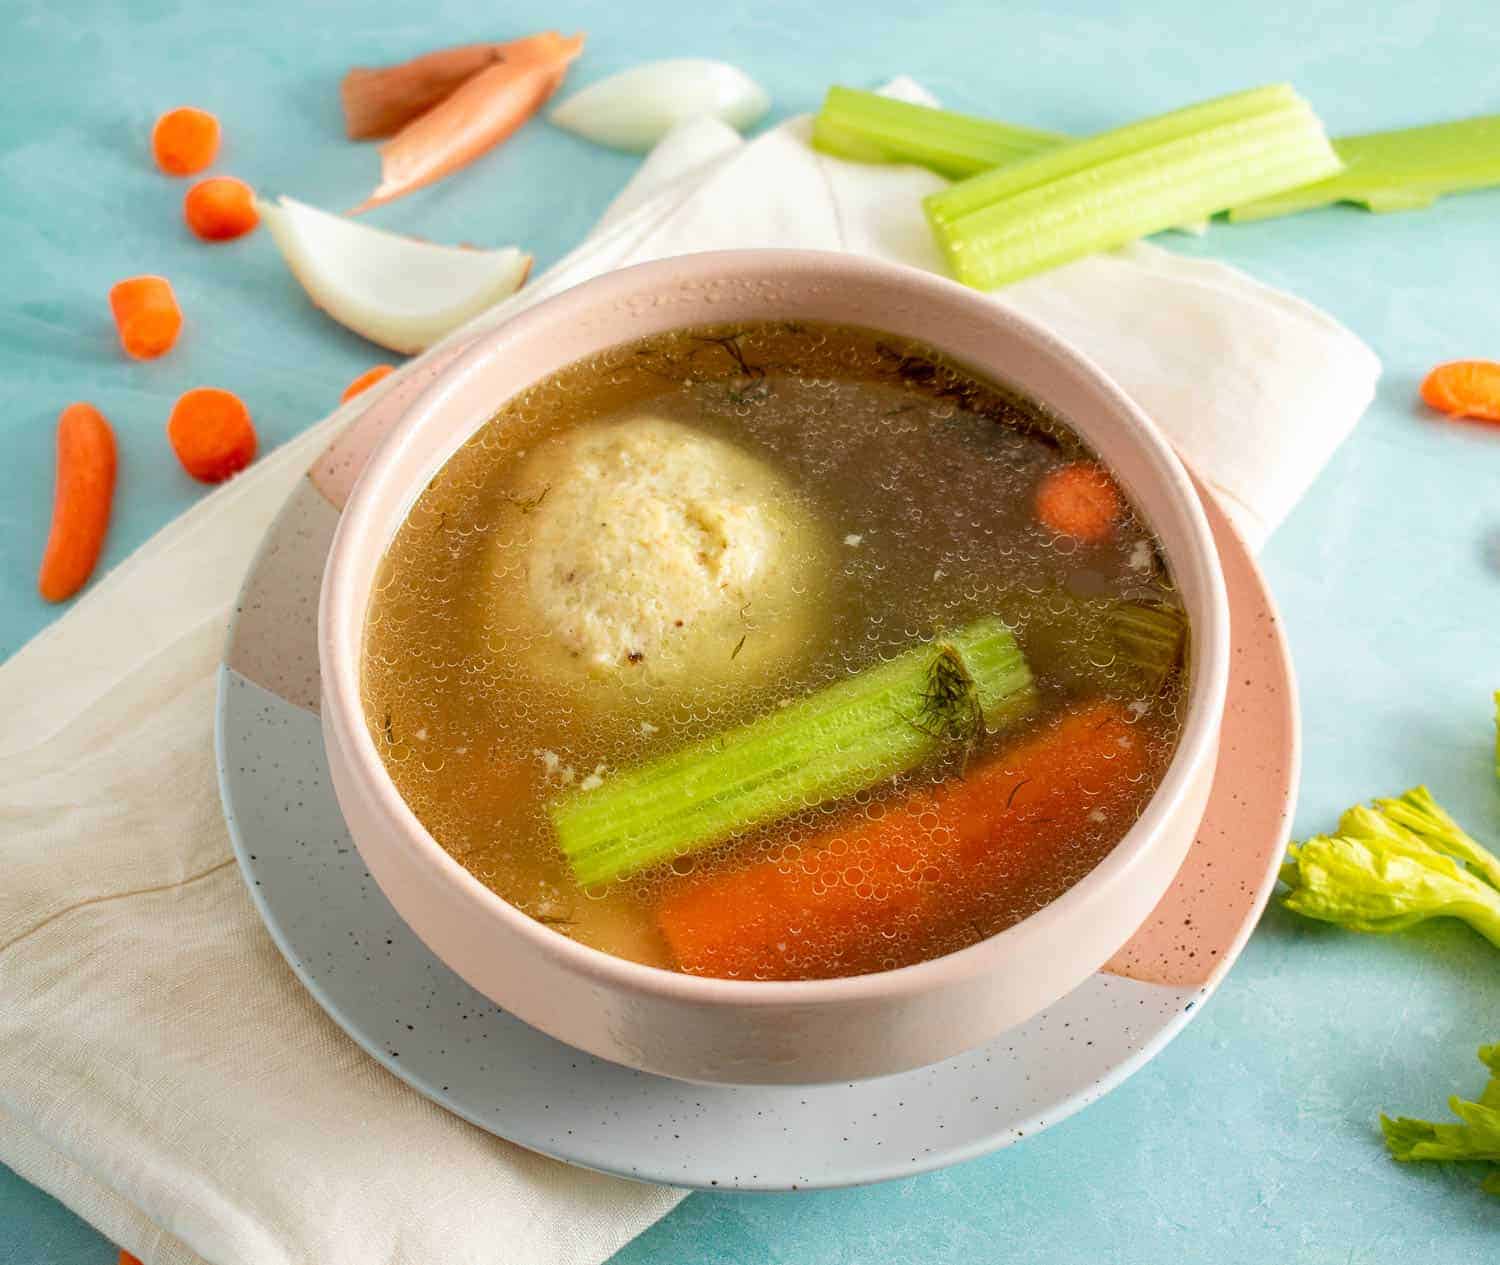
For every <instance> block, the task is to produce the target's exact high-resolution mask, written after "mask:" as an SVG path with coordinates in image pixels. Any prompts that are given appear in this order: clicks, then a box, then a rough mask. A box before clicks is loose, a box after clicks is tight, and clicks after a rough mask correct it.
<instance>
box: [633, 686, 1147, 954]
mask: <svg viewBox="0 0 1500 1265" xmlns="http://www.w3.org/2000/svg"><path fill="white" fill-rule="evenodd" d="M1146 759H1147V753H1146V749H1145V743H1144V742H1143V741H1142V740H1141V738H1140V736H1139V735H1138V734H1137V733H1136V732H1135V731H1134V730H1133V729H1132V727H1131V725H1130V724H1129V722H1128V721H1127V719H1126V716H1125V712H1124V710H1123V708H1122V707H1121V706H1120V705H1119V704H1117V703H1113V702H1100V703H1093V704H1088V705H1085V706H1083V707H1080V708H1077V709H1075V710H1072V711H1069V712H1066V713H1064V714H1063V715H1062V716H1061V717H1059V718H1058V719H1056V720H1055V721H1053V722H1052V723H1051V724H1050V725H1048V726H1047V727H1046V728H1045V729H1043V730H1042V731H1041V732H1040V733H1037V734H1035V735H1033V736H1031V737H1029V738H1027V739H1025V740H1023V741H1021V742H1019V743H1017V744H1016V745H1015V746H1013V747H1011V748H1010V749H1009V750H1006V751H1002V752H1000V753H998V754H997V755H995V756H993V757H991V758H990V759H988V760H986V761H985V762H984V763H982V764H981V765H979V766H978V767H976V768H973V769H971V770H970V771H969V772H968V774H967V776H965V777H964V778H963V779H962V780H960V781H954V782H949V783H945V784H943V785H940V786H937V787H934V788H931V789H928V790H922V791H918V792H915V793H914V794H912V795H911V796H910V797H909V798H908V799H907V800H906V801H904V802H902V803H900V804H896V805H894V806H892V807H890V808H889V809H888V810H887V811H886V813H885V814H884V816H882V817H879V818H876V819H871V818H868V817H865V816H864V815H863V814H861V815H858V816H854V815H850V816H847V817H845V818H844V819H843V820H842V821H841V822H840V823H839V824H837V825H835V826H833V827H832V828H830V829H829V830H827V831H825V832H823V833H822V834H821V835H820V836H819V837H817V838H816V839H814V840H811V841H809V842H808V843H806V844H804V845H802V847H801V848H800V850H799V854H798V855H795V856H784V857H783V858H782V859H781V860H780V861H763V862H760V863H758V864H756V865H752V866H750V867H749V868H747V869H742V870H738V871H734V872H731V873H728V874H722V873H721V874H715V875H712V876H710V877H707V878H704V879H698V880H689V881H688V882H687V883H685V884H684V885H683V886H682V887H680V888H679V889H677V890H675V891H673V892H672V893H671V894H670V895H669V896H668V897H667V899H666V900H665V901H664V902H663V904H662V906H661V908H660V910H659V911H658V914H657V922H658V925H659V926H660V928H661V931H662V934H663V935H664V936H665V937H666V940H667V943H668V945H669V946H670V948H671V950H672V953H673V956H674V957H675V959H676V962H677V965H678V966H679V967H680V968H681V969H682V970H684V971H687V972H689V973H691V974H697V975H713V976H720V977H724V976H731V977H735V978H740V979H789V978H801V977H805V976H819V975H824V976H826V975H847V974H859V973H863V972H868V971H873V970H879V969H880V968H881V965H882V963H883V962H884V961H885V960H886V959H887V958H889V957H890V956H891V947H890V945H891V942H890V939H889V938H888V937H891V936H894V935H896V934H899V933H900V931H901V930H902V929H903V928H906V927H910V926H913V925H920V926H921V927H923V928H924V930H925V931H927V932H928V933H931V934H942V932H943V931H944V930H945V929H947V930H953V929H956V928H959V927H961V926H962V925H963V924H964V923H966V922H969V921H972V920H973V919H974V918H975V917H978V916H981V915H982V913H983V910H984V907H985V906H986V904H988V903H989V902H990V901H992V900H993V898H994V896H995V894H996V893H997V892H1003V891H1005V890H1007V889H1011V890H1014V889H1017V888H1018V887H1020V886H1022V885H1024V884H1025V883H1027V882H1028V881H1029V880H1031V879H1032V878H1034V877H1035V876H1036V875H1037V873H1038V872H1039V871H1040V870H1042V869H1043V868H1044V867H1045V866H1046V865H1047V864H1048V863H1049V861H1050V860H1052V858H1053V857H1054V856H1055V854H1056V852H1057V850H1058V849H1059V848H1061V847H1065V846H1066V845H1067V844H1068V842H1069V841H1070V840H1071V839H1072V838H1074V837H1075V836H1076V835H1078V834H1079V833H1081V832H1083V831H1085V830H1086V829H1087V828H1088V826H1089V818H1090V815H1091V814H1095V813H1097V812H1100V811H1103V812H1106V813H1108V812H1109V811H1110V810H1111V809H1118V808H1119V807H1120V806H1121V805H1122V804H1124V803H1125V802H1126V801H1127V800H1130V799H1132V798H1133V797H1134V796H1135V794H1136V793H1137V782H1138V779H1139V778H1140V777H1141V775H1142V774H1143V773H1144V772H1145V771H1146Z"/></svg>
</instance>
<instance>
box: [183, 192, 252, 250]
mask: <svg viewBox="0 0 1500 1265" xmlns="http://www.w3.org/2000/svg"><path fill="white" fill-rule="evenodd" d="M182 216H183V218H184V219H185V220H187V224H188V227H189V228H190V229H192V230H193V232H194V233H196V234H197V235H198V236H199V237H201V238H202V239H203V240H204V241H206V242H227V241H229V240H230V239H231V238H235V237H243V236H244V235H245V234H246V233H248V232H250V231H252V230H253V229H254V228H255V226H256V225H257V224H259V223H260V212H259V211H257V210H256V209H255V192H254V190H252V189H251V188H250V186H249V185H247V184H246V183H245V182H244V181H243V180H236V179H234V177H233V176H211V177H209V179H207V180H200V181H198V183H197V184H195V185H194V186H193V187H192V188H191V189H189V190H188V192H187V197H186V198H184V199H183V201H182Z"/></svg>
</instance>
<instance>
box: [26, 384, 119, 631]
mask: <svg viewBox="0 0 1500 1265" xmlns="http://www.w3.org/2000/svg"><path fill="white" fill-rule="evenodd" d="M115 468H116V455H115V432H114V430H113V428H112V427H111V426H110V424H109V422H108V420H107V419H106V418H105V416H104V414H103V413H101V412H100V411H99V410H98V409H96V408H95V407H94V406H93V405H92V404H70V405H68V407H67V408H65V409H63V411H62V415H61V416H60V417H59V418H58V419H57V489H56V491H55V492H54V494H53V501H52V530H51V532H50V533H49V535H48V537H47V548H46V551H45V552H44V553H43V554H42V567H41V571H40V573H39V574H38V576H37V589H38V590H39V591H40V592H41V595H42V596H43V597H44V598H46V599H47V600H48V601H49V602H61V601H63V600H65V599H66V598H70V597H72V596H73V594H74V593H76V592H78V590H79V589H81V588H82V587H83V586H84V584H85V583H86V582H87V580H88V578H89V576H90V575H91V574H92V573H93V570H94V565H95V564H96V563H97V562H98V561H99V552H100V550H101V549H103V547H104V536H105V533H106V532H107V531H108V530H109V512H110V507H111V506H112V505H113V503H114V496H115Z"/></svg>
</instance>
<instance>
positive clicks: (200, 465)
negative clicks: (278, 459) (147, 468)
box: [167, 387, 256, 483]
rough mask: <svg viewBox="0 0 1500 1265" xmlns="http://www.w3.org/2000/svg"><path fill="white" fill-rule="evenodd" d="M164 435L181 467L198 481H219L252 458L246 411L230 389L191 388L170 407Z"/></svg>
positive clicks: (252, 433) (251, 431)
mask: <svg viewBox="0 0 1500 1265" xmlns="http://www.w3.org/2000/svg"><path fill="white" fill-rule="evenodd" d="M167 438H168V439H169V440H170V441H171V443H172V451H173V452H175V453H176V454H177V459H178V460H179V461H180V462H182V468H183V469H184V470H186V471H187V472H188V473H189V474H190V475H192V476H193V478H195V479H197V480H198V481H199V482H200V483H222V482H223V481H224V480H225V479H227V478H229V477H230V476H231V475H234V474H238V473H239V472H240V471H241V470H243V469H244V468H245V467H246V466H248V465H249V464H250V462H251V461H252V460H253V459H254V457H255V448H256V437H255V425H254V423H252V422H251V420H250V410H249V409H248V408H246V407H245V403H244V401H243V400H241V399H240V397H239V396H237V395H235V394H234V392H232V391H221V390H220V389H219V388H217V387H195V388H194V389H193V390H191V391H187V392H185V393H184V394H183V395H182V396H181V397H180V398H179V399H178V401H177V403H176V404H174V405H173V406H172V415H171V417H170V418H168V419H167Z"/></svg>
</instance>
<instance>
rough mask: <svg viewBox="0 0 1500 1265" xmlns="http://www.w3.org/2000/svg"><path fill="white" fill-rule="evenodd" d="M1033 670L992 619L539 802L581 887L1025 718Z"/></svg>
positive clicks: (880, 777) (847, 790)
mask: <svg viewBox="0 0 1500 1265" xmlns="http://www.w3.org/2000/svg"><path fill="white" fill-rule="evenodd" d="M1034 697H1035V696H1034V691H1033V688H1032V680H1031V671H1030V669H1029V668H1028V666H1027V664H1026V659H1025V657H1024V656H1023V655H1022V654H1021V650H1020V647H1019V646H1018V645H1017V644H1016V639H1015V637H1014V636H1013V635H1012V633H1011V631H1010V629H1009V628H1007V627H1006V626H1005V625H1004V624H1003V623H1001V622H1000V621H999V620H998V619H982V620H978V621H976V622H975V623H972V624H970V625H968V626H967V627H965V628H963V629H961V630H959V631H958V632H957V633H955V634H953V635H952V636H950V637H947V638H941V639H939V640H938V641H937V642H935V643H933V644H931V645H923V646H920V647H918V648H917V649H914V650H910V651H908V652H907V653H906V654H904V655H901V656H899V657H898V658H896V659H893V660H891V661H890V662H888V663H883V664H880V665H879V666H877V667H874V668H870V669H867V670H866V671H864V672H862V673H860V674H859V675H858V676H855V677H851V678H850V679H848V680H846V681H841V682H840V683H838V684H837V685H831V686H828V687H827V688H825V689H822V690H819V691H817V692H816V693H814V694H811V695H809V696H807V697H806V698H803V699H801V700H800V701H798V702H796V703H793V704H791V705H790V706H787V707H785V708H782V709H781V710H779V711H776V712H773V713H771V714H770V715H767V716H762V717H761V718H760V719H759V720H755V721H752V722H751V723H750V724H748V725H743V726H741V727H740V728H739V729H735V730H731V731H730V732H729V733H725V734H720V735H717V736H715V737H712V738H708V739H705V740H703V741H701V742H697V743H694V744H693V745H692V746H689V747H687V748H685V749H683V750H681V751H677V752H674V753H673V754H671V755H669V756H666V757H664V758H662V759H659V760H654V761H652V762H650V763H648V764H645V765H641V766H639V767H637V768H635V769H630V770H627V771H625V772H623V773H620V774H617V775H615V776H614V777H610V778H607V779H606V780H605V781H604V783H603V784H602V785H601V786H599V787H597V788H595V789H593V790H588V791H578V792H574V793H572V794H569V795H566V796H564V797H562V798H561V799H558V800H556V801H554V802H553V803H552V804H551V805H550V806H549V813H550V816H551V818H552V824H553V827H554V829H555V830H556V832H557V840H558V843H559V845H560V846H561V848H562V851H563V853H564V855H565V856H566V857H567V859H568V862H569V864H570V865H571V866H572V868H573V873H574V875H575V876H576V877H577V879H578V881H579V882H580V883H584V884H595V883H607V882H609V881H611V880H612V879H616V878H620V877H623V876H624V875H628V874H633V873H635V872H636V871H639V870H643V869H646V868H648V867H650V866H652V865H656V864H659V863H661V862H663V861H668V860H671V859H672V858H674V857H677V856H681V855H683V854H684V853H687V852H692V851H697V850H699V849H702V848H706V847H709V846H711V845H712V844H715V843H719V842H722V841H723V840H725V839H727V838H729V837H730V836H731V835H734V834H736V833H738V832H740V831H743V830H748V829H750V828H752V827H754V826H759V825H764V824H766V823H767V822H771V821H775V820H777V819H778V818H781V817H784V816H787V815H788V814H790V813H794V812H796V811H798V810H799V809H802V808H807V807H810V806H813V805H817V804H821V803H827V802H829V801H831V800H835V799H839V798H842V797H843V796H845V795H849V794H852V793H853V792H855V791H858V790H861V789H863V788H865V787H868V786H873V785H875V784H877V783H879V782H882V781H884V780H885V779H887V778H889V777H892V776H894V775H895V774H897V773H900V772H902V771H904V770H906V769H910V768H912V767H914V766H915V765H917V764H919V763H921V762H922V761H923V760H925V759H927V758H928V757H930V756H932V755H933V754H935V753H936V752H938V751H939V750H940V749H941V748H942V747H943V745H944V744H945V743H954V742H956V743H958V744H960V745H962V746H965V747H967V746H968V745H970V744H972V743H973V742H975V741H976V740H977V739H978V738H979V737H980V736H981V735H982V734H983V733H984V732H986V731H993V730H997V729H1003V728H1005V727H1007V726H1008V725H1010V724H1013V723H1015V722H1016V721H1018V720H1020V719H1021V718H1022V717H1024V716H1025V715H1027V714H1029V712H1030V711H1031V708H1032V706H1033V703H1034Z"/></svg>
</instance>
